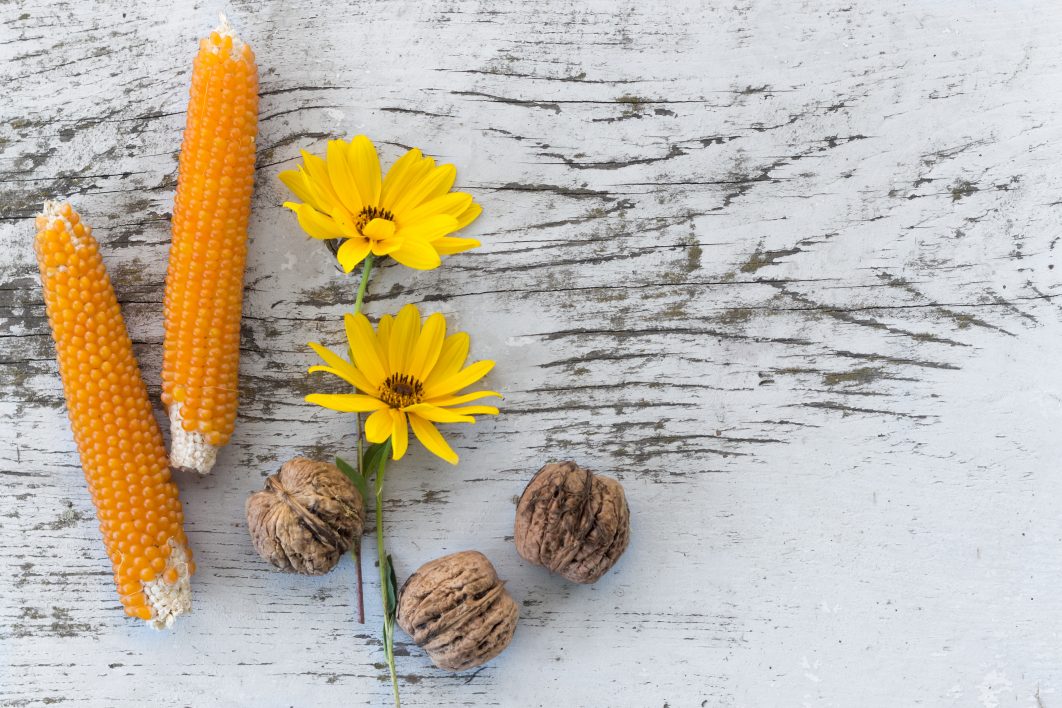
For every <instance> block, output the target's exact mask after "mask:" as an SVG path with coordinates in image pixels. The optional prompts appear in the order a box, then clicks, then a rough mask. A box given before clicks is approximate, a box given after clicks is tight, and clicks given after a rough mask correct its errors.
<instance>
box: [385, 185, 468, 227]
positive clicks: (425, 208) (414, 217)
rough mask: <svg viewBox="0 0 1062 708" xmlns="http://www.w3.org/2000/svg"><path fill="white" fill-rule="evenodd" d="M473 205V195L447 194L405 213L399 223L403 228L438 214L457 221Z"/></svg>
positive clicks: (461, 193) (463, 193)
mask: <svg viewBox="0 0 1062 708" xmlns="http://www.w3.org/2000/svg"><path fill="white" fill-rule="evenodd" d="M471 205H472V195H471V194H467V193H465V192H447V193H446V194H444V195H442V196H441V197H435V199H429V200H428V201H426V202H424V203H423V204H421V205H420V206H418V207H417V208H416V209H411V210H410V211H407V212H405V213H403V214H402V218H401V219H399V220H398V221H399V224H400V225H401V226H406V225H410V224H415V223H417V222H418V221H420V220H421V219H426V218H428V217H429V216H436V215H438V214H448V215H450V216H452V217H454V218H455V219H456V218H457V217H458V216H460V215H461V214H463V213H464V212H465V210H466V209H468V208H469V207H470V206H471Z"/></svg>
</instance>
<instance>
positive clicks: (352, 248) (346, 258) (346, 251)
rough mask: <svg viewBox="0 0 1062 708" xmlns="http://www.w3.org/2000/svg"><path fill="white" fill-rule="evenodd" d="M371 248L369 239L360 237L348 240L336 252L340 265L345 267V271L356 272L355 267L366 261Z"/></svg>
mask: <svg viewBox="0 0 1062 708" xmlns="http://www.w3.org/2000/svg"><path fill="white" fill-rule="evenodd" d="M371 248H372V246H371V245H370V244H369V240H368V239H365V238H362V237H360V236H355V237H354V238H348V239H347V240H346V241H344V242H343V245H342V246H340V247H339V250H338V251H336V260H337V261H339V265H341V266H343V271H344V272H346V273H349V272H350V271H352V270H354V266H356V265H358V264H359V263H361V262H362V261H363V260H365V256H367V255H369V250H370V249H371Z"/></svg>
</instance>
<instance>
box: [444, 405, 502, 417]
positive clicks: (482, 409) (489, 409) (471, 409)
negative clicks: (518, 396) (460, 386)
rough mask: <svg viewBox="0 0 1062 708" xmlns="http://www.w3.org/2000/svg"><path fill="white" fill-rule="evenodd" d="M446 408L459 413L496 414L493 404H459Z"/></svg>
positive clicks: (496, 410)
mask: <svg viewBox="0 0 1062 708" xmlns="http://www.w3.org/2000/svg"><path fill="white" fill-rule="evenodd" d="M448 410H450V411H452V412H454V413H458V414H461V415H498V409H497V408H495V407H494V406H461V407H460V408H450V409H448Z"/></svg>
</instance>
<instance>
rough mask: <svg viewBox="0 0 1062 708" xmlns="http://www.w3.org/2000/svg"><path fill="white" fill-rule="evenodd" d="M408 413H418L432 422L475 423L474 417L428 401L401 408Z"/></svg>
mask: <svg viewBox="0 0 1062 708" xmlns="http://www.w3.org/2000/svg"><path fill="white" fill-rule="evenodd" d="M402 410H403V411H405V412H406V413H409V414H410V415H419V416H420V417H421V418H423V419H424V420H430V421H432V422H433V423H475V422H476V419H475V418H473V417H472V416H470V415H461V414H460V413H454V412H453V411H451V410H449V409H446V408H439V407H438V406H433V405H430V404H428V403H415V404H413V405H412V406H406V407H405V408H403V409H402Z"/></svg>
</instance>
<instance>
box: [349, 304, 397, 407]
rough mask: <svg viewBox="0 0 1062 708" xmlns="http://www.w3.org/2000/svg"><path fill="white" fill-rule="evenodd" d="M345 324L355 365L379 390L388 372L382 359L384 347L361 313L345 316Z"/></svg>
mask: <svg viewBox="0 0 1062 708" xmlns="http://www.w3.org/2000/svg"><path fill="white" fill-rule="evenodd" d="M343 323H344V325H345V326H346V330H347V342H348V343H349V344H350V351H351V354H352V355H353V356H354V364H355V365H356V366H357V367H358V369H360V370H361V372H362V373H363V374H365V378H367V379H368V380H369V382H370V383H371V384H372V385H373V387H374V388H377V389H378V388H379V387H380V384H382V383H383V380H384V379H386V378H387V371H386V369H385V368H384V365H383V361H382V360H381V357H380V355H381V353H382V351H381V350H382V347H380V342H379V340H378V339H377V338H376V333H375V332H373V331H372V325H370V324H369V320H368V319H366V317H365V315H363V314H361V313H360V312H359V313H357V314H354V315H350V314H348V315H345V316H344V317H343Z"/></svg>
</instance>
